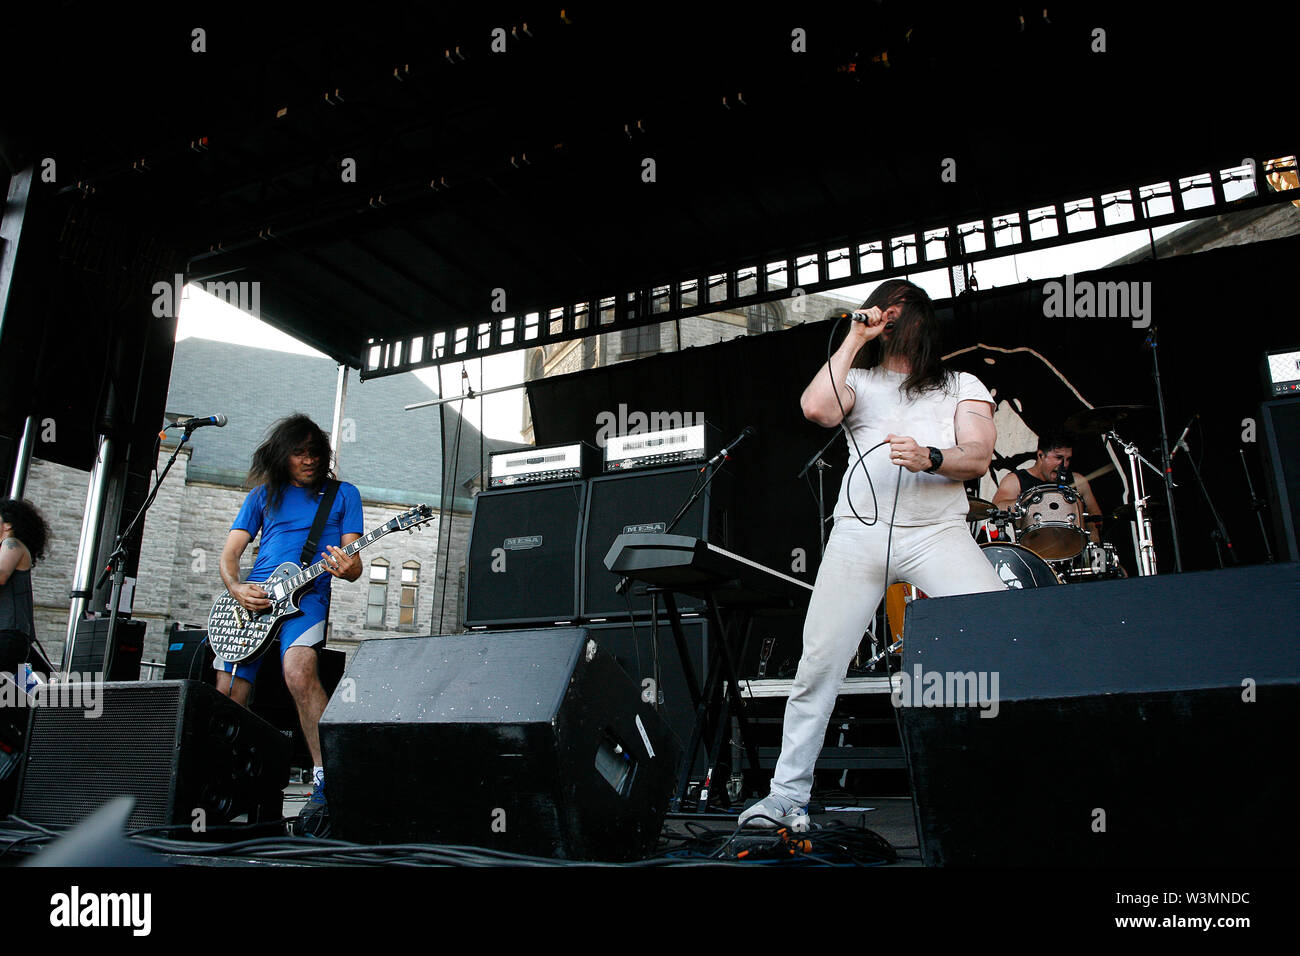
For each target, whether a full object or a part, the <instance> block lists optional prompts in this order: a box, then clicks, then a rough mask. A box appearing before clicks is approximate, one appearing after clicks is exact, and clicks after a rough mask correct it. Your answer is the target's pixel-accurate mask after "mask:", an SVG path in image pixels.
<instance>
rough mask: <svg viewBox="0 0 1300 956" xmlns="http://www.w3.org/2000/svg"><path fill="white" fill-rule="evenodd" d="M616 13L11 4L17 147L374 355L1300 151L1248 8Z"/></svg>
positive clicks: (520, 337)
mask: <svg viewBox="0 0 1300 956" xmlns="http://www.w3.org/2000/svg"><path fill="white" fill-rule="evenodd" d="M613 6H614V5H595V4H593V5H581V6H575V7H569V6H565V7H564V9H563V10H561V9H560V7H559V5H547V4H519V5H512V6H500V7H497V8H496V9H490V8H485V7H483V6H481V5H461V6H452V7H447V6H446V5H438V6H437V7H436V8H433V9H430V7H429V5H427V4H417V3H413V2H412V3H401V4H393V5H361V6H359V7H357V8H356V9H355V10H350V11H349V12H348V13H347V15H346V16H344V15H339V14H335V13H333V12H329V13H326V12H319V11H312V10H310V9H308V8H282V7H279V6H277V5H270V4H260V5H257V6H256V7H252V8H241V7H240V5H239V4H221V5H210V6H209V7H208V9H202V8H198V9H195V8H191V7H180V6H177V7H166V8H162V9H161V10H159V11H157V12H151V13H150V14H149V15H148V16H135V15H130V16H128V15H127V14H126V13H124V12H123V11H122V10H120V9H119V8H118V7H115V6H112V5H102V4H90V3H65V4H61V5H59V6H57V7H56V8H52V7H49V6H46V7H33V8H31V11H30V12H28V11H23V12H21V13H20V12H15V11H13V10H10V11H7V12H6V13H5V14H4V15H3V16H4V21H5V23H4V25H5V27H6V29H5V35H6V40H7V42H6V45H5V46H6V51H5V59H6V61H7V63H8V65H9V75H10V78H11V82H10V83H8V84H7V85H6V89H5V90H4V92H3V96H4V98H5V100H6V101H7V102H6V106H5V110H4V116H5V117H6V120H5V123H4V127H3V131H2V134H0V135H2V136H3V139H2V140H0V151H2V153H3V158H4V160H5V162H6V164H7V166H8V167H9V169H10V171H11V172H12V171H16V170H20V169H22V168H24V167H26V166H28V165H29V164H35V171H36V173H37V174H38V180H37V182H36V183H35V188H39V189H43V190H46V191H47V192H49V193H51V194H52V200H53V202H54V204H55V205H56V207H57V212H58V213H59V214H68V213H70V212H75V213H76V216H77V218H78V221H82V222H84V221H85V220H86V218H87V217H92V216H93V217H98V218H99V219H100V220H113V221H117V222H129V223H130V224H131V225H132V226H133V227H135V228H137V229H138V230H139V231H140V232H141V233H142V234H145V235H148V236H151V237H153V238H154V240H155V241H156V242H157V243H158V244H159V245H160V246H161V247H164V248H166V249H168V250H171V251H174V252H176V253H177V254H178V257H179V260H180V261H182V262H183V263H184V269H185V274H186V277H187V278H188V279H190V280H198V281H208V282H230V283H250V284H251V283H254V282H255V283H257V284H258V285H257V287H256V290H257V299H256V302H254V301H253V298H252V295H251V294H250V293H249V292H248V291H247V288H244V289H243V292H242V294H243V295H244V298H243V300H242V304H243V305H244V307H246V308H253V307H254V306H255V307H256V309H257V311H258V312H259V314H260V316H261V317H262V318H263V319H265V320H266V321H268V322H270V323H271V324H273V325H275V326H277V327H279V328H281V329H284V330H285V331H287V332H289V333H290V334H292V335H294V336H296V337H297V338H299V339H301V340H303V341H305V342H308V343H310V344H312V345H314V346H315V347H317V348H319V349H321V350H322V351H324V352H325V353H327V354H329V355H330V356H332V357H334V358H335V359H337V360H338V361H340V362H343V363H347V364H350V365H352V366H354V367H359V368H362V369H363V375H372V374H387V373H390V372H396V371H402V370H405V369H407V368H412V367H417V366H420V365H427V364H430V363H433V362H436V361H438V360H439V358H444V359H445V358H446V357H464V356H468V355H474V354H483V353H484V352H487V351H496V350H501V349H505V348H515V347H519V346H521V345H524V344H534V343H537V342H540V341H545V340H547V338H548V337H550V336H553V335H563V336H569V335H582V334H590V333H591V332H592V331H594V330H597V329H599V327H600V323H601V322H602V321H608V322H610V323H617V324H622V323H625V322H626V323H630V324H637V323H644V322H648V321H658V320H662V319H663V318H665V317H668V318H671V317H672V315H673V314H688V313H689V311H690V309H691V308H692V307H694V310H695V311H708V310H709V309H710V308H712V309H716V308H718V303H719V302H721V301H727V300H728V297H730V299H731V300H734V299H735V298H736V296H737V294H741V295H742V297H743V291H744V290H738V289H737V288H736V286H735V284H734V281H728V280H727V278H726V277H727V276H728V275H730V276H733V277H734V276H735V275H736V272H737V270H743V269H744V268H746V267H753V268H755V269H757V270H758V272H760V273H762V274H763V278H761V279H759V280H757V282H756V283H755V287H754V288H753V289H752V290H750V292H751V295H752V296H753V298H755V299H762V298H763V297H764V296H766V297H768V298H771V297H776V296H779V295H786V294H788V293H789V290H790V289H791V288H793V287H794V286H796V285H799V286H801V287H804V288H805V289H808V288H810V287H814V286H825V285H827V284H828V283H827V282H826V281H825V280H826V278H827V274H826V270H824V269H823V271H822V272H821V273H819V274H816V275H812V276H811V280H812V281H810V282H805V281H803V279H804V276H803V274H802V272H801V271H800V267H799V265H798V263H799V261H800V257H812V258H813V259H815V258H817V257H818V256H825V254H826V252H827V250H833V249H835V248H836V247H839V246H843V247H844V248H845V249H852V248H854V247H855V246H857V245H858V244H859V243H862V242H866V241H867V240H869V239H871V238H872V237H877V238H879V237H889V236H891V235H897V234H900V232H901V233H904V234H911V235H913V236H914V237H915V235H917V234H919V232H920V231H922V230H927V229H930V228H935V229H953V230H955V229H957V228H958V227H960V226H961V225H962V224H963V223H967V222H970V221H973V222H976V223H978V222H985V223H990V217H993V216H1001V215H1016V214H1019V215H1022V216H1023V217H1024V218H1023V219H1021V223H1022V224H1023V223H1025V222H1026V221H1027V220H1029V219H1032V218H1034V217H1033V216H1032V215H1031V212H1032V211H1033V210H1035V209H1036V208H1038V207H1049V206H1052V205H1053V204H1061V203H1067V202H1069V201H1072V200H1075V199H1082V198H1092V199H1095V200H1097V202H1098V204H1101V203H1104V202H1105V196H1106V195H1107V194H1108V192H1109V191H1118V190H1133V191H1134V192H1133V193H1132V194H1130V196H1129V201H1130V204H1131V205H1132V206H1133V207H1143V208H1144V211H1145V212H1148V213H1150V212H1151V210H1150V209H1149V208H1148V207H1144V204H1143V202H1142V201H1141V200H1143V199H1147V198H1149V196H1138V191H1139V190H1141V189H1142V188H1143V187H1144V186H1147V185H1149V184H1155V183H1165V184H1168V183H1171V182H1172V183H1174V184H1175V186H1176V185H1177V180H1178V177H1180V176H1191V175H1196V174H1204V173H1210V174H1212V175H1213V174H1214V173H1216V172H1217V171H1219V170H1222V169H1225V168H1228V167H1231V166H1235V165H1237V164H1240V163H1242V161H1243V160H1247V159H1252V160H1254V161H1255V162H1256V163H1262V162H1263V161H1264V160H1265V159H1266V158H1268V157H1275V156H1284V155H1288V154H1290V153H1293V152H1294V151H1295V144H1294V129H1295V126H1294V123H1293V122H1290V121H1289V116H1288V115H1287V114H1288V113H1289V112H1290V110H1291V108H1292V106H1293V103H1294V97H1293V95H1292V90H1291V86H1290V81H1289V80H1285V79H1284V78H1286V77H1287V76H1288V75H1289V74H1288V71H1289V69H1290V64H1291V63H1292V62H1293V57H1292V56H1290V55H1289V54H1290V53H1292V52H1293V50H1290V49H1288V48H1289V47H1290V45H1291V40H1290V39H1289V37H1288V36H1287V35H1286V34H1285V31H1282V30H1270V29H1269V26H1268V24H1267V23H1264V22H1262V21H1261V20H1260V19H1259V18H1258V17H1256V16H1249V17H1248V16H1245V15H1241V16H1234V15H1233V14H1232V12H1231V11H1228V10H1223V11H1219V12H1218V13H1217V14H1216V15H1215V16H1213V17H1199V16H1194V15H1193V14H1191V13H1189V12H1188V11H1187V10H1186V9H1185V8H1175V9H1172V10H1167V11H1156V10H1148V9H1147V8H1145V7H1141V6H1135V5H1127V4H1089V5H1087V6H1086V7H1076V8H1070V9H1066V8H1061V9H1059V10H1058V9H1057V8H1054V7H1049V8H1048V10H1047V11H1046V15H1045V13H1044V11H1043V10H1042V8H1041V7H1036V8H1030V7H1028V6H1026V5H1024V4H1012V3H995V4H987V5H978V8H977V7H975V6H974V5H972V6H971V7H969V8H964V9H962V10H961V11H960V12H956V13H954V12H953V11H952V10H950V9H948V8H947V7H946V6H939V7H926V8H922V9H915V8H914V7H915V5H912V4H904V3H892V2H883V3H860V4H856V5H852V7H851V8H848V9H846V8H842V7H841V8H836V9H835V10H834V12H824V11H818V10H816V9H814V8H813V7H810V6H809V5H794V6H790V7H786V8H782V10H781V11H780V12H777V13H769V12H764V13H761V14H759V13H756V12H754V11H753V10H750V9H748V8H745V7H736V8H733V9H732V12H729V13H727V14H725V15H724V14H719V13H714V12H710V11H707V10H703V9H701V8H700V7H699V6H689V7H673V6H668V7H648V8H645V9H644V12H643V11H642V10H641V8H636V9H632V10H629V9H625V8H624V7H623V6H622V5H619V9H618V12H617V13H615V12H613V11H612V10H611V9H610V8H611V7H613ZM1022 13H1023V17H1022V16H1021V14H1022ZM47 177H49V178H51V179H52V182H51V181H47ZM1213 188H1214V187H1212V186H1207V190H1212V189H1213ZM1175 191H1176V190H1175ZM1213 198H1214V199H1215V200H1216V201H1217V202H1222V200H1223V197H1222V194H1221V184H1220V191H1219V192H1218V193H1215V194H1214V196H1213ZM1170 202H1171V204H1172V205H1171V208H1172V209H1173V213H1174V215H1175V216H1177V215H1183V216H1185V215H1186V211H1185V210H1184V209H1183V208H1181V205H1182V204H1181V203H1180V202H1178V200H1176V199H1175V200H1170ZM1097 215H1098V219H1099V220H1100V218H1101V215H1102V214H1101V212H1100V210H1098V212H1097ZM1153 215H1154V213H1153ZM1130 228H1131V223H1130ZM1068 238H1070V237H1068V236H1062V237H1059V241H1065V240H1066V239H1068ZM949 240H950V242H951V234H950V236H949ZM987 245H988V246H989V247H992V246H993V245H994V240H993V239H992V238H991V237H987ZM990 251H991V250H990ZM966 252H970V250H969V249H967V250H966ZM949 253H950V256H949V257H948V258H945V259H944V262H945V264H954V263H957V262H959V261H961V259H962V255H961V250H956V251H955V252H954V250H953V249H951V248H950V249H949ZM853 258H854V261H857V257H856V256H855V257H853ZM966 258H970V256H966ZM778 262H779V263H790V264H792V266H794V268H792V269H791V270H788V271H787V272H786V273H785V274H784V278H781V277H775V278H773V279H772V281H770V282H769V281H768V273H769V272H770V271H771V270H769V269H768V268H767V266H768V265H770V264H772V263H778ZM822 264H823V266H824V262H823V263H822ZM855 268H856V267H855ZM711 278H712V279H713V280H716V281H711ZM855 278H857V275H856V273H853V274H849V275H844V274H841V275H840V276H839V277H838V281H840V282H841V283H843V282H845V281H851V280H853V279H855ZM680 283H688V284H692V283H693V284H694V286H693V288H694V289H695V292H694V293H692V292H691V291H690V289H689V288H688V289H686V290H685V294H683V289H682V287H681V286H680ZM710 284H711V285H713V286H714V287H715V288H714V291H713V292H711V293H710V295H708V296H704V295H703V294H702V293H700V292H699V289H701V288H703V287H707V286H709V285H710ZM829 284H834V282H833V281H832V282H830V283H829ZM719 286H721V289H722V291H721V293H718V292H717V288H718V287H719ZM232 288H234V287H233V286H232ZM656 289H662V290H663V292H662V295H661V296H660V298H661V299H662V301H660V302H655V301H654V299H655V297H654V295H653V290H656ZM602 300H603V301H604V302H607V303H609V304H610V307H609V315H608V317H607V316H606V315H604V314H602V315H600V316H599V317H596V315H595V311H596V309H595V308H588V306H589V305H590V303H593V302H601V301H602ZM706 300H707V301H706ZM652 314H653V318H652ZM600 330H603V329H600ZM440 333H441V335H442V336H443V337H442V338H440V339H439V338H437V336H438V335H439V334H440Z"/></svg>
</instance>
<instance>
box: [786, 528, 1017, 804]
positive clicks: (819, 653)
mask: <svg viewBox="0 0 1300 956" xmlns="http://www.w3.org/2000/svg"><path fill="white" fill-rule="evenodd" d="M888 540H889V523H888V522H887V521H885V520H884V519H883V518H882V519H881V520H880V521H878V522H877V523H876V524H874V525H872V526H871V527H867V526H865V525H863V524H862V523H861V522H860V521H858V520H857V519H856V518H851V517H850V518H838V519H837V520H836V522H835V527H834V528H833V529H832V531H831V536H830V539H829V540H828V541H827V543H826V553H825V555H823V556H822V563H821V567H820V568H819V569H818V571H817V584H816V586H815V587H814V589H813V594H812V599H811V600H810V601H809V604H808V616H807V617H806V618H804V626H803V656H802V657H801V658H800V659H799V670H798V672H797V673H796V674H795V678H794V687H793V688H792V689H791V690H790V699H789V701H788V702H787V703H786V707H785V724H784V732H783V736H782V740H781V757H780V759H779V760H778V761H777V764H776V773H775V775H774V776H773V777H772V792H773V793H774V794H776V795H777V796H780V797H784V798H785V799H787V800H790V801H791V802H792V803H794V804H795V805H797V806H803V805H804V804H806V803H807V802H808V799H809V797H810V796H811V794H812V783H813V766H814V764H816V762H817V756H818V754H820V753H821V749H822V741H823V739H825V736H826V725H827V723H828V722H829V721H830V716H831V710H832V709H834V707H835V698H836V696H837V695H838V694H839V689H840V684H841V683H842V682H843V680H844V676H845V675H846V674H847V673H848V669H849V664H850V663H851V662H852V660H853V655H854V654H855V653H856V652H857V649H858V645H859V644H860V643H861V642H862V635H863V633H864V632H865V631H866V630H867V626H868V625H869V624H870V623H871V619H872V617H873V616H874V615H875V613H876V607H877V606H878V605H879V604H880V599H881V598H882V597H883V596H884V594H885V589H886V588H887V587H888V586H889V585H890V584H893V583H894V582H896V581H907V582H908V583H910V584H913V585H915V586H916V587H918V588H920V589H921V590H922V591H924V592H925V593H926V594H927V595H929V596H930V597H946V596H947V595H950V594H972V593H975V592H977V591H1002V590H1005V588H1004V585H1003V584H1002V581H1001V580H1000V579H999V578H998V576H997V573H996V572H995V571H994V570H993V566H992V565H991V564H989V562H988V560H987V559H986V558H985V557H984V555H983V554H981V553H980V548H979V545H977V544H976V543H975V541H974V539H973V538H971V536H970V532H969V531H968V530H967V527H966V523H965V522H964V521H963V520H961V519H960V518H959V519H956V520H954V521H950V522H944V523H943V524H936V525H927V526H924V527H918V528H904V527H895V528H894V535H893V542H892V544H891V545H890V547H891V549H892V554H891V556H890V559H889V581H886V580H885V547H886V542H887V541H888Z"/></svg>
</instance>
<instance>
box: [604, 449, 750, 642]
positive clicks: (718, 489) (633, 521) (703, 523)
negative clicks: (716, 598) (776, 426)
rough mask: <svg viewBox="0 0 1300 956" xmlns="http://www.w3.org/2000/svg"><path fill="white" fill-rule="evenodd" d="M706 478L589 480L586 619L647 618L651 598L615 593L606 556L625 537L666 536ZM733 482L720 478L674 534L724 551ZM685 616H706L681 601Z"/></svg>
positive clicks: (655, 475)
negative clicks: (630, 534) (639, 533)
mask: <svg viewBox="0 0 1300 956" xmlns="http://www.w3.org/2000/svg"><path fill="white" fill-rule="evenodd" d="M702 478H703V476H702V475H701V474H700V467H699V466H698V465H688V466H686V467H684V468H664V469H646V470H644V471H630V472H624V473H615V474H610V475H603V476H601V477H600V478H593V479H591V487H590V490H589V492H588V494H589V497H588V500H587V516H586V520H585V521H584V522H583V527H582V619H583V620H584V621H593V620H594V621H599V620H621V619H625V618H627V617H628V616H629V614H628V609H629V599H630V607H631V611H632V614H634V615H636V616H637V617H642V616H649V614H650V598H649V596H647V595H644V594H636V593H635V592H636V591H637V590H638V589H639V588H640V587H641V586H640V585H638V584H637V583H636V582H635V581H634V582H632V584H631V586H630V587H629V589H628V593H627V594H626V595H623V594H618V593H616V592H615V590H614V588H615V586H616V585H617V584H618V580H619V576H618V575H616V574H612V573H611V572H610V571H609V569H608V568H606V567H605V555H606V554H608V553H609V548H610V545H612V544H613V543H614V539H615V538H617V537H618V536H619V535H620V534H623V533H624V532H633V531H642V532H656V531H658V532H662V531H665V530H666V529H667V527H668V523H669V522H670V521H672V519H673V516H674V515H676V514H677V512H678V511H679V510H680V509H681V507H682V505H684V504H685V503H686V499H687V498H689V497H690V494H691V491H692V489H693V488H694V487H695V485H696V483H697V482H698V481H700V480H701V479H702ZM729 484H730V479H729V477H728V476H727V475H726V474H725V473H723V474H719V475H718V477H717V478H715V479H714V480H713V481H712V482H711V483H710V484H709V487H708V488H707V489H706V490H705V492H704V494H703V495H701V496H700V498H699V499H698V500H697V501H696V502H695V504H693V505H691V508H690V510H689V511H687V512H686V514H685V515H683V516H682V519H681V520H680V521H679V522H677V525H676V527H674V528H673V531H672V533H673V534H684V535H690V536H691V537H695V538H703V539H704V540H705V541H711V542H713V543H714V544H717V545H718V546H719V547H724V548H725V547H726V510H725V502H726V500H727V498H728V490H729ZM677 607H678V609H679V610H680V611H682V612H683V613H687V612H702V611H704V610H705V604H704V602H703V601H701V600H699V599H698V598H692V597H688V596H686V595H684V594H683V595H678V597H677Z"/></svg>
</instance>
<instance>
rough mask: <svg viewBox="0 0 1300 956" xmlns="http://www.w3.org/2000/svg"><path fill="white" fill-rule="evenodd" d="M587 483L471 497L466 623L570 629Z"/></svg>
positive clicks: (575, 614) (575, 611) (574, 613)
mask: <svg viewBox="0 0 1300 956" xmlns="http://www.w3.org/2000/svg"><path fill="white" fill-rule="evenodd" d="M586 500H587V485H586V483H585V482H582V481H566V482H562V483H560V484H554V485H540V486H525V487H522V488H510V489H505V490H502V491H483V492H480V493H479V494H478V496H477V497H476V498H475V499H474V515H473V517H472V519H471V522H470V530H469V559H468V560H467V561H466V564H465V625H466V626H467V627H503V626H511V625H526V624H554V623H558V622H568V623H572V622H573V621H576V620H577V618H578V542H579V534H580V533H581V531H582V515H583V509H584V506H585V504H586Z"/></svg>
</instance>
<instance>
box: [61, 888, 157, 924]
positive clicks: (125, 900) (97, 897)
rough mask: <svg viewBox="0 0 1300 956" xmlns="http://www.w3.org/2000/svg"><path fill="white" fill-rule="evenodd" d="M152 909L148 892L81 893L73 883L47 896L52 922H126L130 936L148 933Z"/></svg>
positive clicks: (151, 921)
mask: <svg viewBox="0 0 1300 956" xmlns="http://www.w3.org/2000/svg"><path fill="white" fill-rule="evenodd" d="M152 912H153V894H151V893H82V892H81V887H79V886H73V887H72V889H71V890H70V891H68V892H67V893H55V894H54V895H53V896H51V897H50V925H51V926H62V927H110V926H118V927H121V926H128V927H130V928H131V934H132V935H133V936H148V935H149V930H150V929H151V927H152V923H153V920H152Z"/></svg>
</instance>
